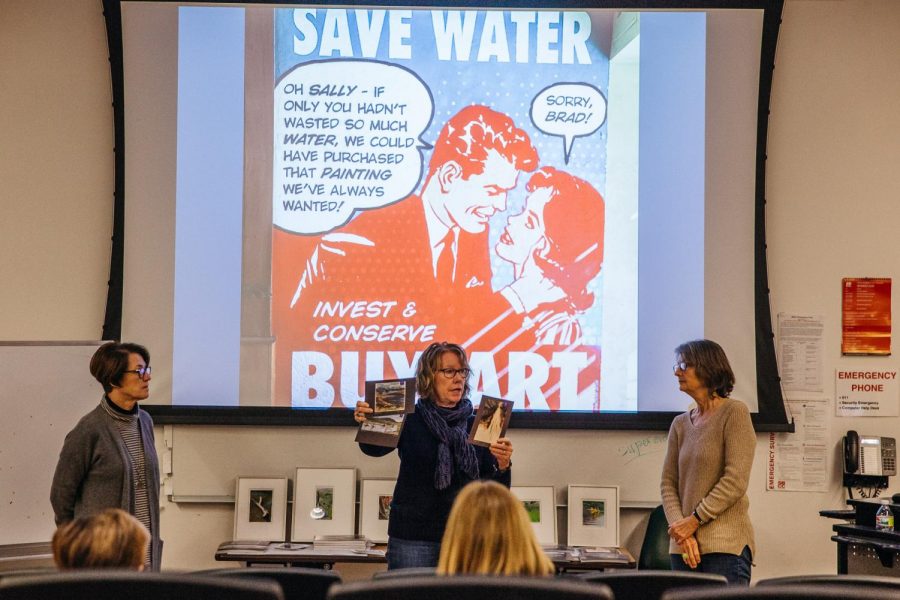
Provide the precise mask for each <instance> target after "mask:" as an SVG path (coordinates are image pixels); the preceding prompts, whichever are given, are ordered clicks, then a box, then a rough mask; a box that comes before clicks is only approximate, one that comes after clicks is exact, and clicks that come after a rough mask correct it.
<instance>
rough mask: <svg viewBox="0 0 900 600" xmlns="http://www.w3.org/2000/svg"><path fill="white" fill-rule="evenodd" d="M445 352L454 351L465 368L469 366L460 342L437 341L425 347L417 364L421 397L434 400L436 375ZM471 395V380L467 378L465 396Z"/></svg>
mask: <svg viewBox="0 0 900 600" xmlns="http://www.w3.org/2000/svg"><path fill="white" fill-rule="evenodd" d="M444 352H452V353H453V354H455V355H456V356H457V357H458V358H459V362H461V363H462V366H463V368H464V369H468V368H469V359H468V358H467V357H466V351H465V350H464V349H463V347H462V346H460V345H459V344H451V343H450V342H435V343H433V344H431V345H430V346H428V347H427V348H425V352H423V353H422V356H420V357H419V362H418V363H417V364H416V391H417V392H418V393H419V398H424V399H427V400H432V399H433V398H432V397H431V394H432V392H434V376H435V374H437V370H438V369H440V368H441V356H443V354H444ZM468 397H469V380H468V378H467V379H466V383H465V387H464V388H463V398H468Z"/></svg>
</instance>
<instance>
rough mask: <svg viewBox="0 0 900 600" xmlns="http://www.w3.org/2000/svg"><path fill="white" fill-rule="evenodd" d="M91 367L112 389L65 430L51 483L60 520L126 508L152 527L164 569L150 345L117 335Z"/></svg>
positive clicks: (155, 562) (151, 559)
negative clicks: (148, 408)
mask: <svg viewBox="0 0 900 600" xmlns="http://www.w3.org/2000/svg"><path fill="white" fill-rule="evenodd" d="M90 369H91V375H93V376H94V378H95V379H96V380H97V381H99V382H100V384H101V385H102V386H103V390H104V392H105V394H104V395H103V398H102V399H101V400H100V404H99V406H97V407H96V408H95V409H94V410H92V411H91V412H89V413H88V414H86V415H85V416H84V417H82V419H81V420H80V421H79V422H78V424H77V425H76V426H75V428H74V429H73V430H72V431H70V432H69V434H68V435H66V440H65V442H64V443H63V447H62V451H61V452H60V453H59V462H58V463H57V465H56V473H55V474H54V475H53V485H52V487H51V489H50V503H51V504H52V505H53V512H54V515H55V519H56V524H57V525H60V524H62V523H66V522H68V521H71V520H72V519H75V518H76V517H82V516H87V515H93V514H96V513H99V512H101V511H102V510H104V509H107V508H121V509H122V510H124V511H126V512H128V513H131V514H132V515H134V516H135V517H136V518H137V520H138V521H140V522H141V523H142V524H143V525H144V527H146V528H147V530H148V531H149V532H150V544H149V546H148V547H147V552H146V555H145V558H144V562H145V564H146V565H147V566H148V567H149V568H151V569H153V570H155V571H158V570H159V568H160V562H161V561H160V559H161V554H162V541H161V540H160V539H159V461H158V460H157V457H156V449H155V447H154V440H153V420H152V419H151V418H150V415H149V414H147V413H146V412H145V411H143V410H141V409H140V408H139V407H138V404H137V403H138V401H139V400H144V399H146V398H147V397H149V396H150V353H149V352H147V349H146V348H144V347H143V346H141V345H138V344H127V343H121V344H120V343H116V342H110V343H107V344H104V345H102V346H100V348H98V349H97V352H95V353H94V356H93V357H92V358H91V366H90Z"/></svg>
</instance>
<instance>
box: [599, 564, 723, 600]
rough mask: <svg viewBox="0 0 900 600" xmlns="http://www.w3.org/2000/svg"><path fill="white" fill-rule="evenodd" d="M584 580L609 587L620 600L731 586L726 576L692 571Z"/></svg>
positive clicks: (619, 573) (634, 573) (620, 573)
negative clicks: (681, 590)
mask: <svg viewBox="0 0 900 600" xmlns="http://www.w3.org/2000/svg"><path fill="white" fill-rule="evenodd" d="M581 579H582V580H583V581H588V582H591V583H603V584H606V585H608V586H609V587H610V589H612V591H613V595H614V596H615V597H616V600H659V599H660V598H662V595H663V593H665V592H667V591H669V590H674V589H679V588H700V587H717V588H722V587H725V586H726V585H728V580H727V579H725V577H723V576H722V575H712V574H710V573H693V572H689V571H610V572H604V571H600V572H597V573H589V574H586V575H583V576H582V577H581Z"/></svg>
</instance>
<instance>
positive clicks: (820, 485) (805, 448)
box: [766, 398, 831, 492]
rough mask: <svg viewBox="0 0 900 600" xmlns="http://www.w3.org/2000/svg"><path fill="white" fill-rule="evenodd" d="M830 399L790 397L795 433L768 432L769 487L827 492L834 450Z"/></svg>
mask: <svg viewBox="0 0 900 600" xmlns="http://www.w3.org/2000/svg"><path fill="white" fill-rule="evenodd" d="M829 402H830V400H828V399H822V398H816V399H807V400H791V401H789V402H788V408H789V409H790V411H791V417H792V418H793V420H794V431H795V432H794V433H792V434H791V433H774V432H773V433H770V434H769V462H768V465H767V468H766V489H767V490H769V491H777V492H827V491H828V453H829V452H830V451H831V444H830V442H829V440H830V439H831V435H830V432H831V423H830V419H829V417H828V412H829V411H828V403H829Z"/></svg>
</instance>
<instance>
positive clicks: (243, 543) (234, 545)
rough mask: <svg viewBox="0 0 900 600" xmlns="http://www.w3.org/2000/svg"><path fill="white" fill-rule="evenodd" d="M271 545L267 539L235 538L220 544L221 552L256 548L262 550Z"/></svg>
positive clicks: (255, 549)
mask: <svg viewBox="0 0 900 600" xmlns="http://www.w3.org/2000/svg"><path fill="white" fill-rule="evenodd" d="M268 547H269V542H267V541H265V540H234V541H231V542H225V543H223V544H219V552H228V551H246V550H254V551H259V552H262V551H264V550H265V549H266V548H268Z"/></svg>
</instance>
